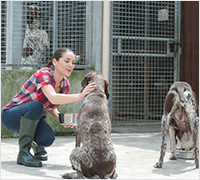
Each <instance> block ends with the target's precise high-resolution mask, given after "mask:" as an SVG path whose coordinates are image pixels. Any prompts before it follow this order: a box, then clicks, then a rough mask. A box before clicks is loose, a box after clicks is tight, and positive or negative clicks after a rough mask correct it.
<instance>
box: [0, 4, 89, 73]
mask: <svg viewBox="0 0 200 180" xmlns="http://www.w3.org/2000/svg"><path fill="white" fill-rule="evenodd" d="M31 5H34V6H33V8H32V9H31ZM1 14H2V16H1V32H2V33H1V42H2V46H1V50H2V56H1V67H2V69H5V68H6V69H33V68H34V69H35V68H36V69H37V68H40V67H43V66H45V64H46V63H47V62H48V61H49V60H50V59H51V57H52V53H53V52H54V51H55V50H56V49H58V48H61V47H67V48H70V49H71V50H73V51H74V53H75V54H76V58H77V65H76V68H86V67H91V62H92V56H91V54H92V43H91V41H92V36H90V34H92V2H85V1H20V2H19V1H3V2H1ZM33 22H34V23H33ZM86 29H88V31H87V32H86Z"/></svg>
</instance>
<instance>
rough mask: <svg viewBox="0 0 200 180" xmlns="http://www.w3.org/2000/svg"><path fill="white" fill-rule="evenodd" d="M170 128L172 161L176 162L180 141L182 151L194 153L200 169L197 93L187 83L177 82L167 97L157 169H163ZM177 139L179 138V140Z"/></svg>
mask: <svg viewBox="0 0 200 180" xmlns="http://www.w3.org/2000/svg"><path fill="white" fill-rule="evenodd" d="M168 128H169V136H170V150H171V155H170V159H172V160H175V159H176V158H177V155H176V145H177V142H178V140H179V141H180V143H181V149H182V150H185V151H189V150H192V151H193V157H194V160H195V165H196V168H199V107H198V101H197V98H196V95H195V93H194V92H193V90H192V88H191V86H190V85H189V84H188V83H186V82H175V83H174V84H172V86H171V87H170V89H169V92H168V93H167V95H166V99H165V104H164V113H163V116H162V121H161V131H162V144H161V152H160V158H159V161H158V162H157V163H156V164H155V166H154V167H155V168H161V167H162V164H163V159H164V155H165V151H166V146H167V144H166V135H167V130H168ZM176 137H178V140H177V139H176Z"/></svg>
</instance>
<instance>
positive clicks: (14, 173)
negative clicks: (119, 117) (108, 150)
mask: <svg viewBox="0 0 200 180" xmlns="http://www.w3.org/2000/svg"><path fill="white" fill-rule="evenodd" d="M113 130H114V132H119V133H112V141H113V144H114V147H115V151H116V154H117V172H118V179H199V169H196V168H195V164H194V161H193V160H185V159H178V160H176V161H174V160H169V155H170V150H169V138H167V140H168V141H167V142H168V148H167V153H166V156H165V159H164V165H163V168H161V169H155V168H153V165H154V164H155V163H156V162H157V160H158V158H159V154H160V142H161V133H160V127H159V126H151V127H149V126H142V127H141V126H128V127H114V128H113ZM74 145H75V138H74V137H70V138H69V137H56V140H55V142H54V144H53V145H52V146H51V147H48V148H46V150H47V152H48V154H49V159H48V161H44V162H43V167H41V168H31V167H25V166H20V165H17V164H16V158H17V154H18V139H17V138H15V139H2V140H1V179H61V178H62V177H61V176H62V175H63V174H64V173H66V172H72V171H73V170H72V169H71V165H70V162H69V155H70V153H71V151H72V149H73V147H74Z"/></svg>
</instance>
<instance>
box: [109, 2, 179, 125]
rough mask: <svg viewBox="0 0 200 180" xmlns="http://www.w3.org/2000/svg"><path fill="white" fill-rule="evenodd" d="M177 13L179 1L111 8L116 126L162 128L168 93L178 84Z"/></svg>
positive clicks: (112, 104)
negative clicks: (141, 125) (154, 125)
mask: <svg viewBox="0 0 200 180" xmlns="http://www.w3.org/2000/svg"><path fill="white" fill-rule="evenodd" d="M176 8H177V9H178V8H180V5H179V4H177V3H176V2H174V1H167V2H164V1H162V2H160V1H159V2H158V1H113V2H111V12H112V13H111V54H110V56H111V68H110V72H111V79H110V82H111V89H112V90H111V101H110V112H111V119H112V124H137V123H140V124H142V123H145V124H146V123H157V122H158V123H159V122H160V119H161V115H162V112H163V104H164V99H165V96H166V93H167V91H168V89H169V87H170V85H171V84H172V83H173V82H174V81H175V80H177V74H176V73H175V72H177V69H176V70H175V64H176V65H177V60H178V58H179V54H177V52H176V48H177V47H176V44H175V42H177V38H176V36H177V34H178V33H180V32H178V29H177V28H176V26H177V23H179V21H180V14H177V13H176V12H177V10H176ZM162 13H163V14H162ZM175 19H176V21H174V20H175ZM177 20H179V21H177ZM176 67H177V66H176Z"/></svg>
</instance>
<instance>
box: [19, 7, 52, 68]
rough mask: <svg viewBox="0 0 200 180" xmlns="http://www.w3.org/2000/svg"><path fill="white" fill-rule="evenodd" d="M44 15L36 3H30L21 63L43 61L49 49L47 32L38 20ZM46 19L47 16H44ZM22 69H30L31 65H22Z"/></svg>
mask: <svg viewBox="0 0 200 180" xmlns="http://www.w3.org/2000/svg"><path fill="white" fill-rule="evenodd" d="M42 17H45V14H44V13H41V12H40V9H39V8H38V7H37V6H36V5H31V6H29V7H28V9H27V16H26V23H27V28H26V32H25V38H24V44H23V54H22V62H21V64H22V65H27V64H28V65H37V64H42V63H45V59H46V54H47V51H48V50H49V40H48V34H47V32H46V31H45V30H43V29H42V27H41V23H40V20H41V18H42ZM46 20H47V21H48V20H49V18H48V17H46ZM22 69H31V67H24V68H22Z"/></svg>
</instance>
